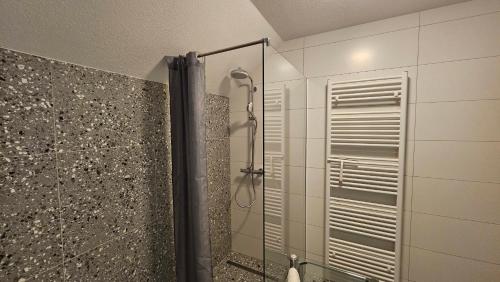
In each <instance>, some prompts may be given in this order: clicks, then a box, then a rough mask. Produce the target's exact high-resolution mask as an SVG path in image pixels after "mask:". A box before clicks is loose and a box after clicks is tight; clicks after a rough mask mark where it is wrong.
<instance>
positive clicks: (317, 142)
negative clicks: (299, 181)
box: [306, 139, 326, 168]
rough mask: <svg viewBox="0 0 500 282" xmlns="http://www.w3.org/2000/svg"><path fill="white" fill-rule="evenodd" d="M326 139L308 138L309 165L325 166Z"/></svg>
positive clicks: (315, 166)
mask: <svg viewBox="0 0 500 282" xmlns="http://www.w3.org/2000/svg"><path fill="white" fill-rule="evenodd" d="M325 146H326V140H325V139H307V156H306V157H307V162H306V163H307V165H306V166H307V167H314V168H324V167H325V162H326V153H325V150H326V148H325Z"/></svg>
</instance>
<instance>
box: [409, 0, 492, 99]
mask: <svg viewBox="0 0 500 282" xmlns="http://www.w3.org/2000/svg"><path fill="white" fill-rule="evenodd" d="M499 2H500V1H499ZM499 77H500V57H493V58H482V59H473V60H465V61H456V62H447V63H440V64H430V65H421V66H418V102H439V101H459V100H479V99H500V91H499V89H500V79H498V78H499Z"/></svg>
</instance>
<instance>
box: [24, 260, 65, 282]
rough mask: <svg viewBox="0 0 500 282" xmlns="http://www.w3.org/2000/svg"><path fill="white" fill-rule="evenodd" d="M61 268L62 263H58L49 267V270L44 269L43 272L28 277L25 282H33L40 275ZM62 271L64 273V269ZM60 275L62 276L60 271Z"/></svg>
mask: <svg viewBox="0 0 500 282" xmlns="http://www.w3.org/2000/svg"><path fill="white" fill-rule="evenodd" d="M62 266H63V265H62V263H58V264H56V265H54V266H51V267H49V268H46V269H45V270H43V271H40V272H38V273H36V274H33V275H31V276H30V277H28V278H26V281H35V280H34V279H35V278H36V276H39V275H42V274H44V273H47V272H49V271H52V270H54V269H57V268H59V267H62ZM62 270H63V271H64V268H62ZM61 274H63V273H62V271H61ZM18 281H22V280H21V279H19V280H18Z"/></svg>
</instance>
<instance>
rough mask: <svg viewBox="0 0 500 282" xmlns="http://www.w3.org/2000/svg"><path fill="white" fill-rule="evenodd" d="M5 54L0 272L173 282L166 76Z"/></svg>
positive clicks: (39, 277) (5, 277) (0, 106)
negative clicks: (154, 78) (150, 77)
mask: <svg viewBox="0 0 500 282" xmlns="http://www.w3.org/2000/svg"><path fill="white" fill-rule="evenodd" d="M0 60H1V65H0V127H1V128H0V130H1V134H0V227H1V230H0V281H26V280H36V281H46V280H47V281H48V280H50V281H62V280H66V281H75V280H78V281H146V280H153V281H172V280H173V277H174V265H175V262H174V251H173V239H172V238H173V230H172V226H173V225H172V221H171V218H172V217H171V206H172V205H171V197H170V193H171V185H170V183H171V182H170V178H169V177H170V176H169V173H168V171H169V168H170V162H169V159H170V156H169V145H170V142H169V137H168V134H169V130H168V128H167V126H169V121H168V118H169V116H168V102H167V101H168V100H167V97H166V95H165V93H164V88H165V86H164V85H162V84H159V83H155V82H149V81H144V80H139V79H135V78H130V77H127V76H123V75H119V74H114V73H108V72H104V71H99V70H95V69H91V68H85V67H81V66H76V65H72V64H67V63H61V62H55V61H51V60H48V59H44V58H39V57H36V56H31V55H27V54H22V53H18V52H13V51H8V50H5V49H0Z"/></svg>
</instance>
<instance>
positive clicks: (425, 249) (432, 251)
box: [409, 245, 500, 265]
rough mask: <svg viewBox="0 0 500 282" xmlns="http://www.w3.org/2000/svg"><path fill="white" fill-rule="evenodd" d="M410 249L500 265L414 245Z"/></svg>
mask: <svg viewBox="0 0 500 282" xmlns="http://www.w3.org/2000/svg"><path fill="white" fill-rule="evenodd" d="M409 247H410V249H419V250H424V251H428V252H431V253H436V254H441V255H447V256H452V257H457V258H461V259H466V260H471V261H475V262H481V263H487V264H492V265H500V263H496V262H491V261H487V260H481V259H476V258H471V257H465V256H459V255H454V254H450V253H445V252H441V251H436V250H431V249H427V248H422V247H418V246H413V245H409Z"/></svg>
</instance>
